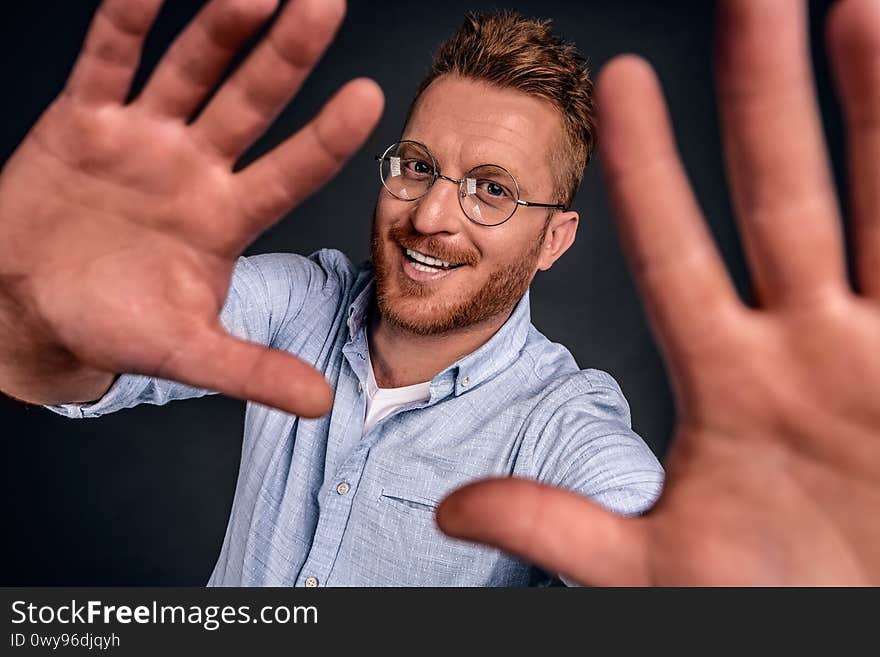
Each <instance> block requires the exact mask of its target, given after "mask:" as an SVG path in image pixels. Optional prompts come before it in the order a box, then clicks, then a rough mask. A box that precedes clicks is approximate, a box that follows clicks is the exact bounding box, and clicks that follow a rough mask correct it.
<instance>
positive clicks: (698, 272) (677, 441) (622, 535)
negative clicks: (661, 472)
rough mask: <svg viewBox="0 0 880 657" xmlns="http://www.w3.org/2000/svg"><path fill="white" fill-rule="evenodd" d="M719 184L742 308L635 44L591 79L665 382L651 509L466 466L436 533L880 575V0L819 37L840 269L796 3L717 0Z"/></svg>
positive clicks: (644, 564)
mask: <svg viewBox="0 0 880 657" xmlns="http://www.w3.org/2000/svg"><path fill="white" fill-rule="evenodd" d="M718 20H719V28H720V29H719V34H720V44H719V48H718V62H717V78H718V87H719V106H720V111H721V114H722V120H723V121H722V122H723V126H724V128H723V130H724V144H725V153H726V161H727V165H728V172H729V179H730V183H731V191H732V197H733V201H734V206H735V209H736V213H737V217H738V221H739V225H740V228H741V231H742V236H743V241H744V244H745V248H746V254H747V257H748V260H749V263H750V266H751V269H752V274H753V281H754V285H755V290H756V293H757V296H758V299H759V307H758V308H750V307H747V306H745V305H743V303H741V302H740V300H739V299H738V298H737V296H736V294H735V291H734V289H733V287H732V285H731V282H730V280H729V279H728V277H727V273H726V271H725V270H724V268H723V266H722V264H721V261H720V259H719V257H718V254H717V253H716V251H715V248H714V246H713V244H712V242H711V239H710V237H709V235H708V232H707V231H706V229H705V227H704V225H703V223H702V220H701V217H700V213H699V210H698V208H697V203H696V201H695V199H694V195H693V194H692V192H691V190H690V187H689V185H688V182H687V179H686V176H685V174H684V172H683V169H682V166H681V164H680V162H679V159H678V156H677V154H676V151H675V146H674V143H673V138H672V136H671V131H670V126H669V122H668V119H667V117H666V113H665V107H664V104H663V100H662V94H661V92H660V90H659V85H658V84H657V81H656V79H655V77H654V76H653V73H652V72H651V70H650V68H649V67H648V66H647V65H646V64H645V63H643V62H642V61H641V60H638V59H636V58H633V57H623V58H619V59H617V60H616V61H614V62H612V63H611V64H609V65H608V66H607V67H606V69H605V70H604V72H603V74H602V76H601V79H600V81H599V84H598V93H599V102H598V106H599V108H601V115H600V117H599V125H600V126H601V128H602V132H603V134H602V139H600V144H602V145H603V151H602V160H603V165H604V169H605V173H606V177H607V181H608V183H609V185H610V189H611V194H612V197H613V200H614V203H615V206H616V209H617V214H618V217H619V220H620V221H619V223H620V229H621V233H622V236H623V240H624V243H625V246H626V250H627V253H628V257H629V259H630V261H631V268H632V271H633V273H634V275H635V277H636V279H637V281H638V284H639V286H640V289H641V291H642V294H643V297H644V299H645V303H646V306H647V309H648V311H649V314H650V317H651V321H652V325H653V328H654V329H655V333H656V335H657V337H658V340H659V342H660V344H661V347H662V349H663V352H664V356H665V359H666V362H667V364H668V366H669V370H670V373H671V376H672V379H673V384H674V385H673V388H674V391H675V394H676V401H677V406H678V417H679V421H678V426H677V430H676V434H675V436H674V442H673V444H672V447H671V451H670V453H669V458H668V462H667V464H666V465H667V475H668V476H667V483H666V486H665V489H664V491H663V494H662V496H661V497H660V499H659V501H658V502H657V504H656V505H655V507H654V508H653V509H652V510H651V511H650V512H649V513H647V514H646V515H645V516H643V517H640V518H621V517H618V516H615V515H613V514H611V513H608V512H606V511H604V510H602V509H600V508H599V507H598V506H596V505H595V504H592V503H590V502H588V501H586V500H585V499H583V498H581V497H580V496H577V495H575V494H573V493H569V492H563V491H559V490H556V489H553V488H550V487H546V486H541V485H538V484H535V483H531V482H526V481H517V480H493V481H489V482H482V483H477V484H474V485H471V486H468V487H466V488H464V489H463V490H460V491H458V492H456V493H454V494H453V495H452V496H451V497H450V498H448V499H447V500H446V501H445V502H444V504H443V505H442V506H441V508H440V510H439V513H438V521H439V524H440V526H441V527H442V528H443V530H444V531H446V532H447V533H449V534H451V535H453V536H458V537H461V538H467V539H471V540H476V541H481V542H485V543H490V544H492V545H496V546H498V547H501V548H503V549H506V550H508V551H511V552H514V553H516V554H519V555H521V556H523V557H525V558H527V559H530V560H532V561H533V562H536V563H538V564H540V565H542V566H543V567H545V568H547V569H549V570H551V571H554V572H559V573H561V574H563V575H567V576H568V577H571V578H573V579H575V580H577V581H580V582H584V583H588V584H594V585H744V584H745V585H752V584H754V585H792V584H794V585H813V584H832V585H849V584H874V585H878V584H880V520H878V513H880V398H878V391H880V186H878V184H877V182H878V180H880V3H877V2H876V1H874V0H843V1H842V2H839V3H838V4H837V5H836V6H835V7H834V9H833V10H832V15H831V18H830V20H829V25H828V27H829V30H828V39H829V46H830V57H831V60H832V63H833V64H834V68H835V71H836V77H837V81H838V82H839V89H840V96H841V98H842V101H843V105H844V109H845V113H846V117H847V129H848V141H849V154H850V167H849V173H850V190H851V192H852V202H851V204H850V205H851V210H852V212H851V215H852V216H851V221H852V227H853V231H854V235H855V267H854V270H855V279H856V281H855V284H856V287H857V291H854V290H853V289H851V287H850V285H849V282H848V280H847V273H846V263H845V250H844V241H843V238H842V235H841V222H840V218H839V210H838V204H837V200H836V195H835V191H834V189H833V182H832V177H831V174H830V172H829V166H828V161H827V158H826V154H825V145H824V142H823V136H822V131H821V123H820V118H819V114H818V112H817V108H816V103H815V98H814V88H813V81H812V73H811V70H810V64H809V50H808V44H807V8H806V3H805V2H801V1H800V0H777V1H776V2H763V1H762V0H753V1H749V0H723V1H722V2H720V3H719V18H718Z"/></svg>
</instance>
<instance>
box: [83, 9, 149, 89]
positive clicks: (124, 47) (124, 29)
mask: <svg viewBox="0 0 880 657" xmlns="http://www.w3.org/2000/svg"><path fill="white" fill-rule="evenodd" d="M161 6H162V0H104V2H102V3H101V6H100V7H98V11H97V12H96V13H95V17H94V18H93V19H92V24H91V27H90V28H89V32H88V34H87V35H86V40H85V43H84V44H83V48H82V50H81V51H80V54H79V57H78V58H77V60H76V64H74V67H73V71H72V73H71V74H70V78H69V79H68V81H67V87H66V91H67V92H68V93H69V94H71V95H73V96H76V97H78V98H80V99H82V100H85V101H87V102H92V103H112V102H116V103H122V102H125V98H126V96H127V95H128V90H129V87H130V86H131V80H132V78H133V77H134V74H135V72H136V71H137V67H138V63H139V62H140V57H141V49H142V48H143V44H144V38H145V37H146V35H147V32H149V30H150V26H151V25H152V24H153V21H154V20H155V18H156V15H157V14H158V13H159V9H160V7H161Z"/></svg>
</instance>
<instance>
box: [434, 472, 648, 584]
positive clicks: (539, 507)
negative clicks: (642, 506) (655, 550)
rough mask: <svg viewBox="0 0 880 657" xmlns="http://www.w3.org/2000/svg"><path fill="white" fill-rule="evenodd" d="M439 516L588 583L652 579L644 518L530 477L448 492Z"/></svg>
mask: <svg viewBox="0 0 880 657" xmlns="http://www.w3.org/2000/svg"><path fill="white" fill-rule="evenodd" d="M437 524H438V525H439V526H440V529H441V530H443V532H445V533H446V534H448V535H450V536H453V537H456V538H462V539H466V540H471V541H476V542H479V543H487V544H489V545H494V546H495V547H498V548H501V549H502V550H505V551H507V552H511V553H513V554H515V555H517V556H519V557H522V558H524V559H526V560H528V561H530V562H532V563H535V564H538V565H539V566H541V567H542V568H544V569H546V570H549V571H550V572H553V573H557V574H559V575H562V576H564V577H566V579H573V580H575V581H578V582H581V583H583V584H591V585H594V586H645V585H647V584H648V575H647V572H648V571H647V561H646V559H645V554H646V550H645V539H644V535H643V523H642V522H641V521H639V520H636V519H632V518H623V517H621V516H617V515H615V514H613V513H611V512H609V511H606V510H604V509H602V508H601V507H600V506H598V505H597V504H595V503H593V502H590V501H588V500H586V499H584V498H583V497H581V496H580V495H577V494H575V493H572V492H569V491H564V490H561V489H558V488H553V487H551V486H546V485H544V484H538V483H535V482H532V481H527V480H525V479H513V478H508V479H489V480H485V481H480V482H477V483H474V484H470V485H468V486H465V487H463V488H460V489H459V490H457V491H455V492H454V493H452V494H451V495H450V496H449V497H447V498H446V499H445V500H443V503H442V504H441V505H440V507H439V509H438V510H437Z"/></svg>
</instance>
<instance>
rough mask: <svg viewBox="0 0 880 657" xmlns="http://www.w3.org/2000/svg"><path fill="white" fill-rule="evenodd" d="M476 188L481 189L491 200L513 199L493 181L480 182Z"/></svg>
mask: <svg viewBox="0 0 880 657" xmlns="http://www.w3.org/2000/svg"><path fill="white" fill-rule="evenodd" d="M478 187H480V188H481V189H482V192H483V194H484V195H486V196H489V197H491V198H513V194H511V193H510V190H509V189H507V188H506V187H505V186H504V185H501V184H499V183H497V182H495V181H494V180H480V181H479V183H478Z"/></svg>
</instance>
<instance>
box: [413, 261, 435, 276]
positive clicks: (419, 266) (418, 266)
mask: <svg viewBox="0 0 880 657" xmlns="http://www.w3.org/2000/svg"><path fill="white" fill-rule="evenodd" d="M409 264H410V265H412V268H413V269H415V270H416V271H423V272H426V273H428V274H436V273H437V272H438V271H443V270H442V269H440V268H438V267H428V265H423V264H421V263H419V262H411V263H409Z"/></svg>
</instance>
